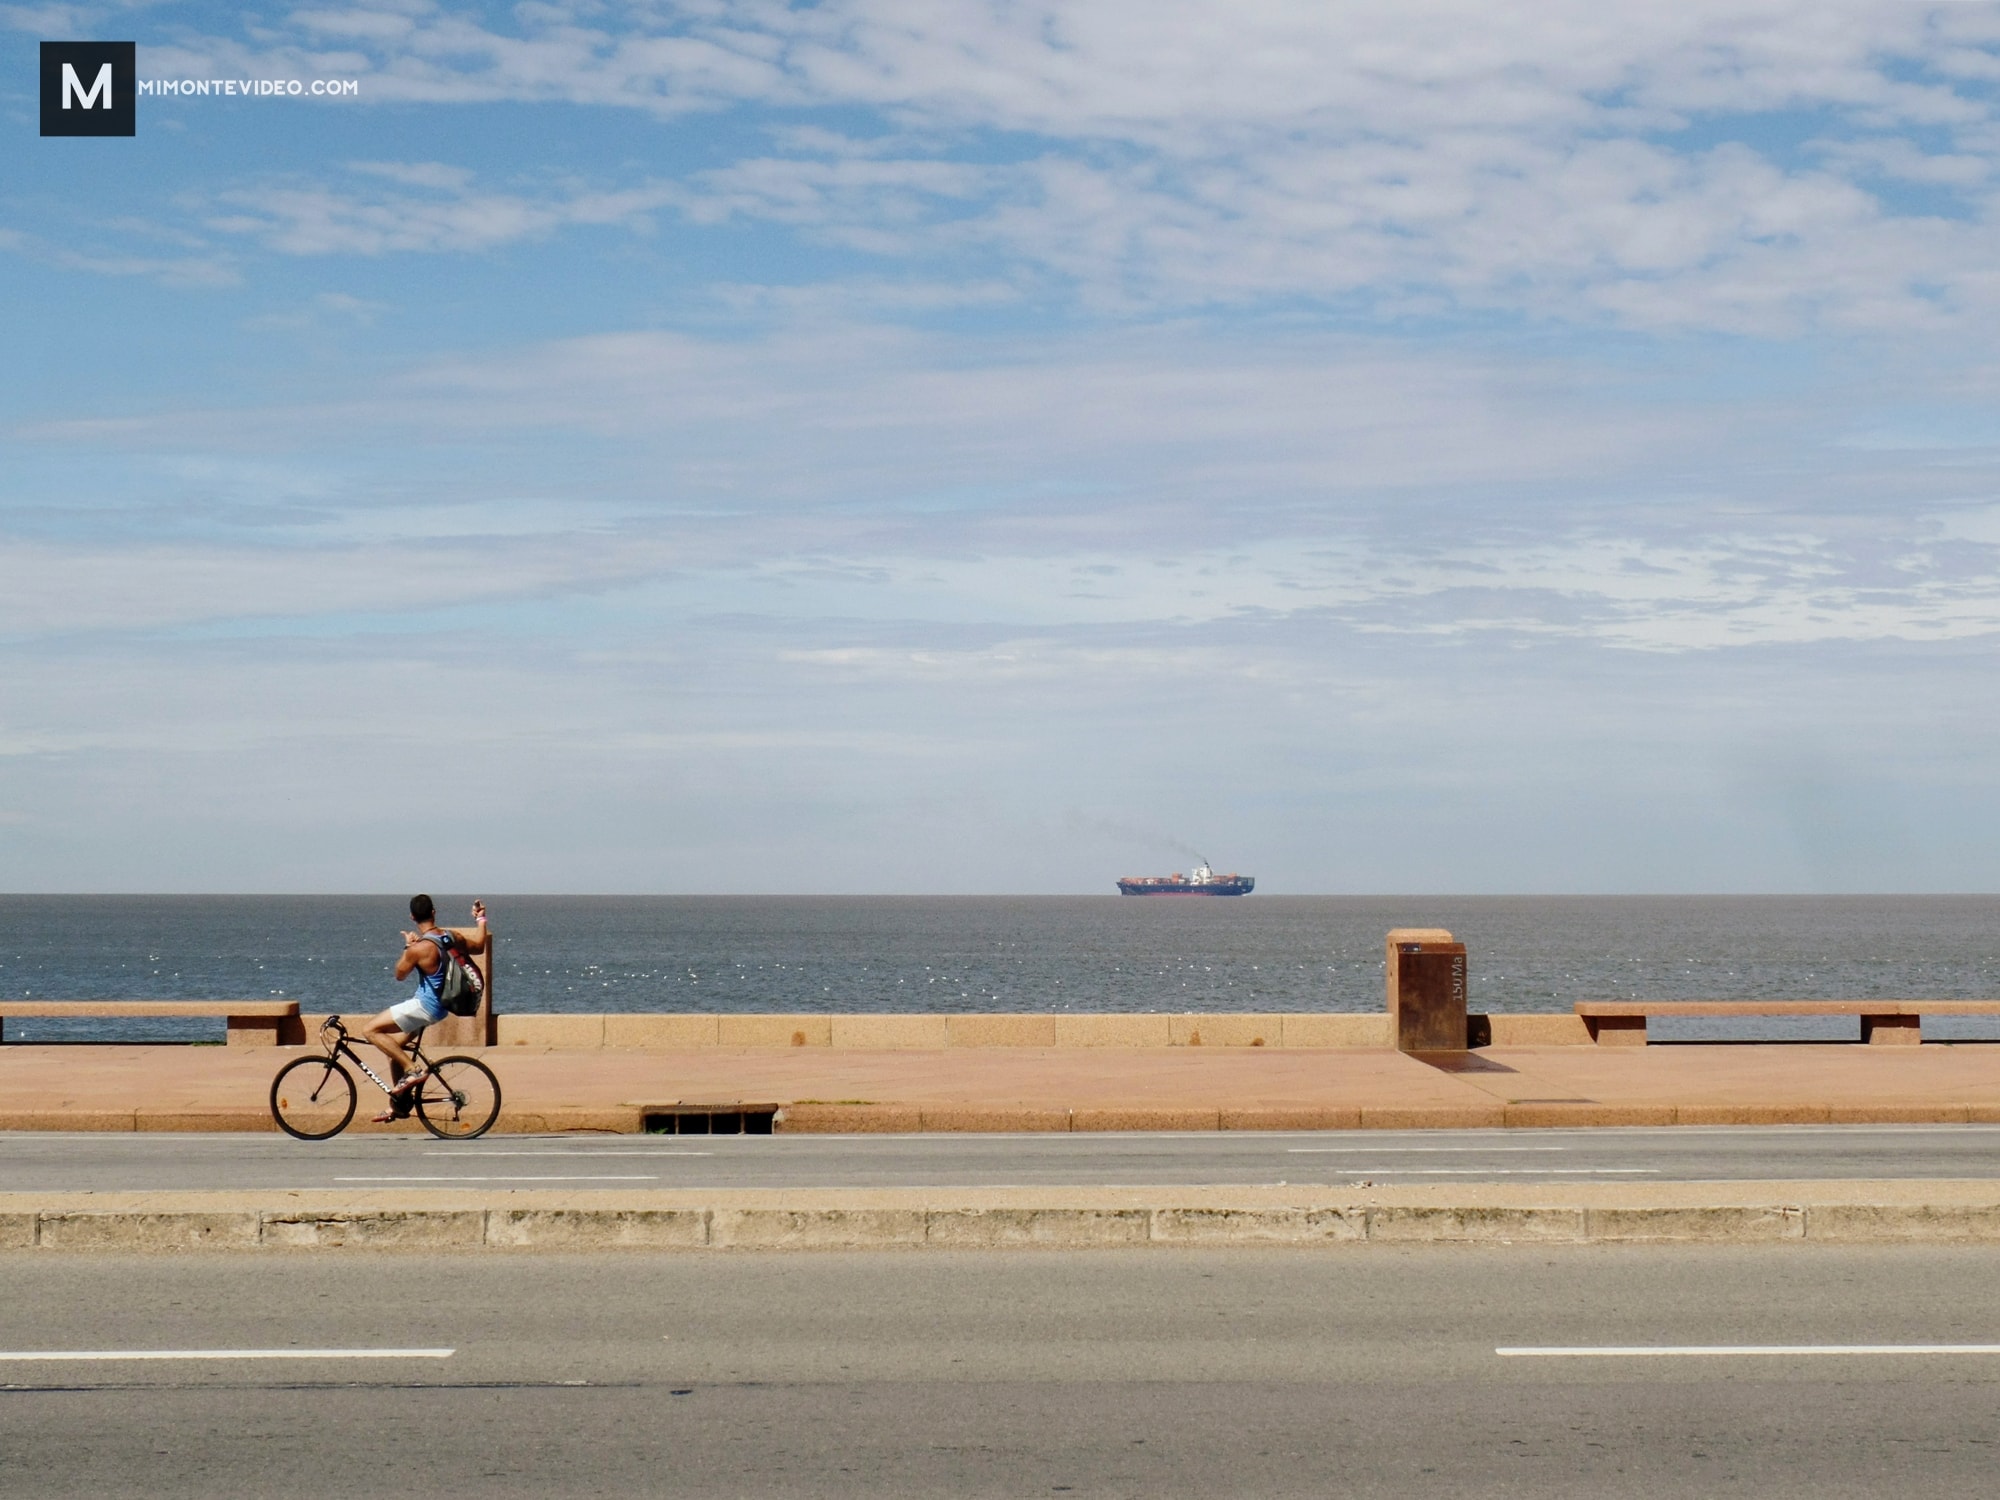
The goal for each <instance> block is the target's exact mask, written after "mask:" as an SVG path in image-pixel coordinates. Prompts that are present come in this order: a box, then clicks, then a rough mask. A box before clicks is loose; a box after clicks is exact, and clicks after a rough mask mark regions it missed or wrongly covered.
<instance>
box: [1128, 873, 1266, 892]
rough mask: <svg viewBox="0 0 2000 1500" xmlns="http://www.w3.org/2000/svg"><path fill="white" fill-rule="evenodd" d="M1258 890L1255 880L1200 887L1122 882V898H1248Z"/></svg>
mask: <svg viewBox="0 0 2000 1500" xmlns="http://www.w3.org/2000/svg"><path fill="white" fill-rule="evenodd" d="M1256 888H1257V882H1256V881H1255V880H1252V879H1249V878H1247V877H1246V878H1244V879H1241V880H1209V881H1204V882H1203V883H1202V884H1200V885H1196V884H1195V883H1194V882H1192V881H1186V880H1163V881H1160V882H1158V883H1155V882H1153V881H1150V880H1121V881H1119V882H1118V894H1119V895H1121V896H1247V895H1249V894H1250V893H1251V892H1252V891H1253V890H1255V889H1256Z"/></svg>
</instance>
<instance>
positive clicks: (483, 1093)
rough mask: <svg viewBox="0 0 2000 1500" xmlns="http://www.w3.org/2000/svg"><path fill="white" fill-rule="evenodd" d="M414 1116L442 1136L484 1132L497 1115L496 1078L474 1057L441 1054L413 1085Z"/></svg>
mask: <svg viewBox="0 0 2000 1500" xmlns="http://www.w3.org/2000/svg"><path fill="white" fill-rule="evenodd" d="M417 1118H418V1119H420V1120H422V1121H423V1122H424V1129H426V1130H428V1131H429V1132H430V1133H431V1134H432V1135H434V1136H438V1137H441V1138H442V1139H444V1140H448V1141H469V1140H471V1139H472V1138H473V1137H474V1136H476V1135H484V1134H486V1132H487V1131H489V1130H491V1129H492V1128H493V1122H494V1121H495V1120H497V1119H499V1118H500V1080H499V1079H497V1078H495V1077H494V1076H493V1070H492V1069H491V1068H489V1067H487V1066H486V1064H485V1063H483V1062H481V1061H480V1060H479V1059H478V1058H476V1057H441V1058H439V1059H438V1060H437V1061H436V1062H434V1063H432V1064H431V1070H430V1073H429V1075H428V1076H427V1077H426V1078H425V1079H424V1081H423V1082H422V1083H420V1084H418V1085H417Z"/></svg>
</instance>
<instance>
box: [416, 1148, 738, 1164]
mask: <svg viewBox="0 0 2000 1500" xmlns="http://www.w3.org/2000/svg"><path fill="white" fill-rule="evenodd" d="M466 1154H467V1153H466V1151H465V1150H464V1148H460V1149H459V1150H456V1151H426V1152H424V1155H425V1156H456V1157H458V1158H459V1159H460V1160H461V1161H462V1160H464V1158H465V1156H466ZM713 1155H715V1153H714V1152H713V1151H486V1150H481V1151H480V1152H479V1156H480V1158H481V1160H484V1159H485V1158H486V1157H489V1156H713Z"/></svg>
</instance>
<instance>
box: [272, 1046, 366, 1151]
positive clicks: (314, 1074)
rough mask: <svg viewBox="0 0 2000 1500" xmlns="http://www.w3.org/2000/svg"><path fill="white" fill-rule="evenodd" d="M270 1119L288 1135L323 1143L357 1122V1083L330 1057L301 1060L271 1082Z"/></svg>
mask: <svg viewBox="0 0 2000 1500" xmlns="http://www.w3.org/2000/svg"><path fill="white" fill-rule="evenodd" d="M271 1118H272V1119H274V1120H276V1121H277V1122H278V1128H279V1129H280V1130H282V1131H284V1132H285V1134H287V1135H295V1136H297V1137H298V1138H299V1139H300V1140H302V1141H323V1140H325V1139H326V1138H327V1137H328V1136H330V1135H339V1134H340V1132H341V1131H343V1130H345V1129H346V1128H347V1122H348V1121H349V1120H351V1119H353V1118H354V1079H353V1077H352V1076H350V1075H349V1073H348V1071H347V1069H345V1068H343V1067H342V1066H341V1065H340V1064H339V1063H337V1062H335V1061H334V1060H333V1059H332V1058H330V1057H301V1058H299V1059H297V1060H296V1061H293V1062H288V1063H286V1064H285V1065H284V1066H283V1067H282V1068H280V1069H278V1076H277V1077H276V1078H273V1079H272V1080H271Z"/></svg>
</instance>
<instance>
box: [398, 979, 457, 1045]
mask: <svg viewBox="0 0 2000 1500" xmlns="http://www.w3.org/2000/svg"><path fill="white" fill-rule="evenodd" d="M444 1018H445V1011H444V1008H443V1007H442V1006H440V1007H438V1008H437V1009H436V1010H432V1009H431V997H430V996H428V995H426V994H425V993H424V992H423V991H422V990H418V991H417V993H416V994H414V995H412V996H410V998H409V999H407V1000H398V1001H397V1002H396V1003H395V1004H394V1005H392V1006H390V1007H389V1019H390V1020H392V1021H394V1022H395V1023H396V1024H397V1025H398V1026H400V1027H402V1029H403V1035H404V1036H415V1035H416V1034H417V1033H418V1032H420V1031H422V1030H423V1029H424V1028H425V1027H426V1026H435V1025H437V1023H438V1022H440V1021H442V1020H443V1019H444Z"/></svg>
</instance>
